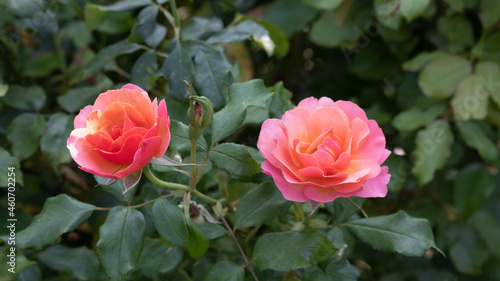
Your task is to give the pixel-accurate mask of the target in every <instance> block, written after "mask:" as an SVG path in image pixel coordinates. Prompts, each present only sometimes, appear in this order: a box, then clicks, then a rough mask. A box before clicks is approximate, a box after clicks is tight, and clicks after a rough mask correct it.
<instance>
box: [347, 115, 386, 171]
mask: <svg viewBox="0 0 500 281" xmlns="http://www.w3.org/2000/svg"><path fill="white" fill-rule="evenodd" d="M368 128H369V129H370V134H369V135H368V136H367V137H366V138H365V142H364V143H363V144H362V145H361V147H360V148H359V150H358V152H357V153H356V155H355V156H354V157H355V158H356V159H372V160H375V161H378V160H379V159H380V158H381V156H382V154H383V153H385V136H384V133H383V132H382V129H380V127H379V126H378V124H377V122H375V121H374V120H369V121H368Z"/></svg>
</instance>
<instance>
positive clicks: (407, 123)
mask: <svg viewBox="0 0 500 281" xmlns="http://www.w3.org/2000/svg"><path fill="white" fill-rule="evenodd" d="M445 109H446V108H445V107H444V106H442V105H435V106H432V107H430V108H428V109H427V110H422V109H420V108H417V107H413V108H411V109H409V110H407V111H403V112H401V113H399V114H398V115H396V117H394V119H393V120H392V125H393V126H394V127H395V128H396V129H398V131H406V130H415V129H418V128H420V127H422V126H424V125H427V124H429V123H430V122H432V121H434V119H436V118H437V117H438V116H439V115H441V114H443V113H444V111H445Z"/></svg>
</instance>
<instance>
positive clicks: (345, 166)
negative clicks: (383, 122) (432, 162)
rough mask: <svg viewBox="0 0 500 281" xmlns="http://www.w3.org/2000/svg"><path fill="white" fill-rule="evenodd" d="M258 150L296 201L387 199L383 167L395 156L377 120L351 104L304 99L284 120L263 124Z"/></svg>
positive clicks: (267, 167)
mask: <svg viewBox="0 0 500 281" xmlns="http://www.w3.org/2000/svg"><path fill="white" fill-rule="evenodd" d="M257 147H258V148H259V150H260V153H261V154H262V156H263V157H264V158H266V160H267V161H265V162H264V163H263V164H262V169H263V170H264V171H263V172H264V173H266V174H268V175H270V176H271V177H273V179H274V182H275V183H276V186H277V187H278V188H279V190H280V191H281V193H283V196H284V197H285V198H286V199H287V200H290V201H296V202H306V201H309V200H312V201H316V202H321V203H325V202H330V201H333V200H334V199H335V198H337V197H350V196H358V197H384V196H385V195H386V194H387V183H389V179H390V177H391V176H390V175H389V174H388V173H387V172H388V168H387V166H384V167H380V165H381V164H382V163H383V162H384V161H385V159H387V157H388V156H389V154H390V153H391V152H390V151H389V150H387V149H385V137H384V134H383V132H382V130H381V129H380V127H379V126H378V124H377V122H375V121H374V120H368V118H366V114H365V112H364V111H363V110H362V109H361V108H359V106H357V105H356V104H354V103H352V102H348V101H337V102H333V101H332V100H331V99H330V98H326V97H323V98H321V99H319V100H318V99H315V98H313V97H310V98H307V99H304V100H303V101H301V102H300V103H299V105H298V106H297V107H296V108H294V109H292V110H289V111H287V112H286V113H285V114H284V115H283V117H282V118H281V120H279V119H268V120H266V121H265V122H264V124H262V129H261V131H260V136H259V140H258V142H257Z"/></svg>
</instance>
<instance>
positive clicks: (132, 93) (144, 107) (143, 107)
mask: <svg viewBox="0 0 500 281" xmlns="http://www.w3.org/2000/svg"><path fill="white" fill-rule="evenodd" d="M117 102H118V103H124V104H128V105H130V106H133V107H134V109H135V110H136V111H137V112H139V115H140V116H142V118H143V119H144V120H145V121H146V123H147V124H148V125H147V127H152V126H153V125H154V123H155V121H156V118H155V115H154V112H153V110H152V106H151V100H150V99H149V97H148V96H147V95H144V94H143V93H142V92H141V91H138V90H130V89H127V88H122V89H120V90H110V91H107V92H105V93H102V94H100V95H99V97H97V99H96V101H95V103H94V110H101V111H103V112H104V111H105V110H106V109H107V108H108V107H109V106H110V105H111V104H113V103H117ZM134 121H135V120H134Z"/></svg>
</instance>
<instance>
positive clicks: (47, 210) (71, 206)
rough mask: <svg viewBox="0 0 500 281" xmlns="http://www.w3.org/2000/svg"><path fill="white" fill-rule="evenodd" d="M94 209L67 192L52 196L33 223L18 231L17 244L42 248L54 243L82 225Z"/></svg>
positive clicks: (22, 246)
mask: <svg viewBox="0 0 500 281" xmlns="http://www.w3.org/2000/svg"><path fill="white" fill-rule="evenodd" d="M93 211H94V206H93V205H90V204H86V203H82V202H80V201H78V200H76V199H73V198H71V197H69V196H68V195H66V194H61V195H58V196H56V197H51V198H49V199H47V201H45V204H44V205H43V209H42V212H41V213H40V214H38V215H36V216H35V217H34V218H33V221H32V222H31V224H30V225H29V226H28V227H27V228H25V229H24V230H22V231H20V232H19V233H17V237H16V246H18V247H19V248H29V247H35V248H36V249H41V248H42V247H43V246H45V245H47V244H51V243H54V242H55V241H56V240H57V238H59V236H60V235H61V234H63V233H66V232H68V231H72V230H73V229H75V228H77V227H79V226H80V225H82V224H83V223H84V222H85V221H86V220H87V218H88V217H89V216H90V215H91V214H92V212H93Z"/></svg>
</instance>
